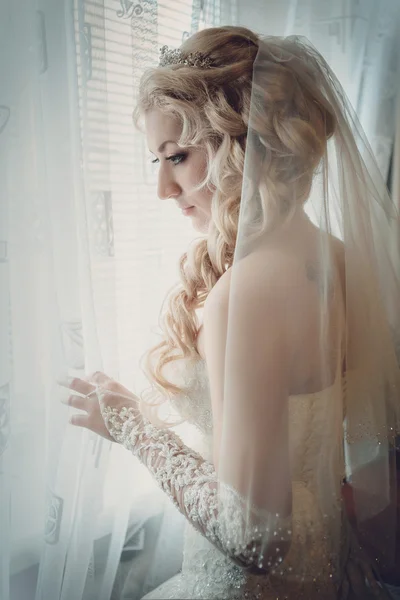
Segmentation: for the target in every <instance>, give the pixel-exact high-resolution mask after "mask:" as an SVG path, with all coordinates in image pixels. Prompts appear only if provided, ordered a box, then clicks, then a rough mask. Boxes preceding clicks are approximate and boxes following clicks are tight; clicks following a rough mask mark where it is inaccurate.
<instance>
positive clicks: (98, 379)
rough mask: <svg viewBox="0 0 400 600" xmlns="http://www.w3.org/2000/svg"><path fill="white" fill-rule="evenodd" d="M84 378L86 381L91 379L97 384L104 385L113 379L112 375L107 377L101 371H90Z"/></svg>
mask: <svg viewBox="0 0 400 600" xmlns="http://www.w3.org/2000/svg"><path fill="white" fill-rule="evenodd" d="M86 379H87V381H91V382H92V383H96V384H97V385H104V384H106V383H109V382H110V381H113V379H112V377H109V376H108V375H106V374H105V373H102V372H101V371H96V372H95V373H92V374H91V375H89V376H88V377H87V378H86Z"/></svg>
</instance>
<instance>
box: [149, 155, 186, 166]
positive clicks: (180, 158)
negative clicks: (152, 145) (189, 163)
mask: <svg viewBox="0 0 400 600" xmlns="http://www.w3.org/2000/svg"><path fill="white" fill-rule="evenodd" d="M185 158H186V154H182V153H181V154H173V155H172V156H167V157H166V159H165V160H170V161H171V162H172V163H173V164H174V165H179V164H180V163H181V162H183V161H184V160H185ZM151 162H152V163H153V164H156V163H159V162H160V161H159V159H158V158H155V159H154V160H152V161H151Z"/></svg>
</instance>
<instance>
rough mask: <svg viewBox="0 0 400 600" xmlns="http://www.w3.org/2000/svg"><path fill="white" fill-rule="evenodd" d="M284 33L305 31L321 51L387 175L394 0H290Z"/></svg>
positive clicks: (397, 19)
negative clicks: (341, 86)
mask: <svg viewBox="0 0 400 600" xmlns="http://www.w3.org/2000/svg"><path fill="white" fill-rule="evenodd" d="M285 34H286V35H291V34H300V35H305V36H306V37H308V38H309V39H310V40H311V41H312V43H313V44H314V45H315V46H316V47H317V49H318V50H319V51H320V52H321V53H322V54H323V55H324V57H325V58H326V60H327V61H328V63H329V64H330V66H331V67H332V68H333V70H334V72H335V73H336V75H337V77H338V78H339V80H340V82H341V83H342V85H343V87H344V89H345V91H346V94H347V95H348V97H349V99H350V101H351V103H352V105H353V107H354V109H355V110H356V112H357V115H358V117H359V119H360V122H361V125H362V127H363V129H364V131H365V133H366V135H367V138H368V140H369V143H370V145H371V148H372V150H373V152H374V154H375V157H376V160H377V162H378V165H379V167H380V169H381V172H382V175H383V176H384V178H385V179H387V175H388V170H389V164H390V157H391V153H392V149H393V142H394V123H395V111H396V95H397V92H398V90H399V89H400V4H399V2H398V0H343V1H342V2H331V1H330V0H322V1H321V0H290V4H289V7H288V18H287V22H286V29H285Z"/></svg>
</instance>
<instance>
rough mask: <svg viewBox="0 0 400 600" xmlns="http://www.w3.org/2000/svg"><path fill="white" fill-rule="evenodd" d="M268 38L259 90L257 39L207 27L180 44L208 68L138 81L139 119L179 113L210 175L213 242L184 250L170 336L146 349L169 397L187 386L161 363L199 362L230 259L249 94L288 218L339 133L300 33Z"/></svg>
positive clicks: (274, 197)
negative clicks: (206, 322) (210, 303)
mask: <svg viewBox="0 0 400 600" xmlns="http://www.w3.org/2000/svg"><path fill="white" fill-rule="evenodd" d="M262 43H263V44H265V45H266V46H264V49H265V48H267V50H268V53H267V56H268V60H267V61H265V59H264V62H263V64H262V69H263V75H262V81H260V79H259V78H258V81H260V83H261V85H259V87H258V89H253V90H252V80H253V65H254V61H255V58H256V55H257V52H258V49H259V44H260V38H259V37H258V36H257V35H256V34H255V33H253V32H252V31H250V30H249V29H246V28H244V27H233V26H226V27H215V28H209V29H204V30H202V31H199V32H198V33H196V34H194V35H193V36H191V37H190V38H189V39H188V40H187V41H185V42H184V44H183V45H182V46H181V51H182V52H183V53H184V55H186V54H190V53H192V52H201V53H202V54H203V55H206V56H207V57H209V58H210V59H211V61H212V67H211V68H197V67H193V66H185V65H182V64H173V65H167V66H163V67H156V68H152V69H149V70H148V71H146V72H145V74H144V75H143V77H142V79H141V82H140V87H139V100H138V104H137V107H136V109H135V111H134V121H135V123H136V125H137V126H139V121H140V119H141V117H142V116H143V115H144V113H145V112H146V111H148V110H151V109H152V108H157V109H160V110H162V111H165V113H167V114H169V115H173V116H174V117H177V118H178V119H179V121H180V123H181V124H182V134H181V137H180V140H179V144H180V145H182V146H186V147H188V146H201V147H202V148H204V149H205V150H206V154H207V174H206V177H205V179H204V181H202V182H201V184H200V186H199V187H201V186H202V185H206V186H209V187H210V189H212V190H214V193H213V197H212V203H211V221H210V225H209V231H208V236H207V239H201V240H198V241H197V242H196V243H195V244H193V245H192V246H191V248H190V250H189V251H187V252H185V253H184V254H183V255H182V257H181V259H180V283H179V285H178V287H177V288H176V289H174V290H173V292H172V293H171V294H170V295H169V296H168V297H167V298H166V304H167V307H166V310H163V308H162V311H161V318H160V326H161V329H162V330H163V336H164V339H163V340H162V341H161V342H160V343H159V344H157V345H156V346H155V347H153V348H151V349H150V350H149V351H148V352H147V353H146V355H145V365H144V369H145V372H146V374H147V376H148V378H149V379H150V381H152V382H153V383H154V385H155V387H156V388H157V389H158V391H159V392H161V396H162V397H164V399H165V395H166V394H167V395H168V394H171V395H172V396H174V395H176V394H180V393H181V392H182V389H181V388H180V387H179V386H177V385H175V384H174V383H172V382H171V381H169V380H168V379H167V378H166V377H165V375H164V374H163V371H164V368H165V367H166V365H167V364H168V363H171V362H173V361H175V360H181V359H186V358H195V357H197V358H198V353H197V350H196V338H197V335H198V331H199V323H198V318H197V315H196V312H195V311H196V310H197V309H199V308H202V307H203V306H204V302H205V300H206V298H207V296H208V294H209V293H210V291H211V290H212V288H213V287H214V286H215V284H216V283H217V281H218V280H219V278H220V277H221V276H222V275H223V274H224V273H225V271H227V270H228V269H229V267H230V266H231V265H232V262H233V256H234V250H235V243H236V237H237V230H238V220H239V208H240V198H241V188H242V179H243V170H244V156H245V149H246V136H247V131H248V122H249V113H250V100H252V102H253V106H255V107H256V109H255V111H254V113H253V114H252V126H253V130H254V131H255V132H256V133H257V134H258V136H259V140H260V142H261V146H260V147H262V150H263V151H262V152H261V153H260V156H259V157H253V159H254V160H261V161H262V173H263V181H262V185H263V187H264V190H266V192H267V197H268V202H269V203H270V206H271V207H275V210H276V211H277V214H279V215H282V214H285V215H286V217H288V216H289V215H290V214H291V212H292V211H293V209H294V208H295V206H297V205H298V203H299V202H302V203H304V202H305V201H306V199H307V197H308V195H309V193H310V188H311V182H312V178H313V174H314V172H315V169H316V167H317V166H318V164H319V163H320V160H321V157H322V156H323V154H324V152H325V149H326V144H327V139H328V138H329V137H330V136H331V135H332V134H333V132H334V128H335V117H334V113H333V110H332V109H331V107H330V105H329V103H328V101H327V100H326V98H325V97H324V96H323V94H322V93H321V91H320V89H319V87H318V80H317V75H318V66H317V61H316V60H313V57H312V55H311V54H310V52H309V51H307V50H305V49H304V48H303V47H301V45H299V44H297V43H296V40H295V39H294V38H273V37H272V38H268V39H263V41H262ZM289 59H290V60H289ZM253 87H255V86H253ZM252 94H253V96H252ZM257 106H260V110H259V112H258V111H257ZM286 217H285V218H286Z"/></svg>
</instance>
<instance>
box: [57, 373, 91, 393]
mask: <svg viewBox="0 0 400 600" xmlns="http://www.w3.org/2000/svg"><path fill="white" fill-rule="evenodd" d="M58 384H59V385H61V386H63V387H66V388H69V389H70V390H73V391H74V392H79V393H80V394H84V395H86V394H90V392H93V391H94V390H95V389H96V386H95V385H93V384H92V383H89V382H88V381H84V380H83V379H79V377H67V378H66V379H63V380H60V381H58Z"/></svg>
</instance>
